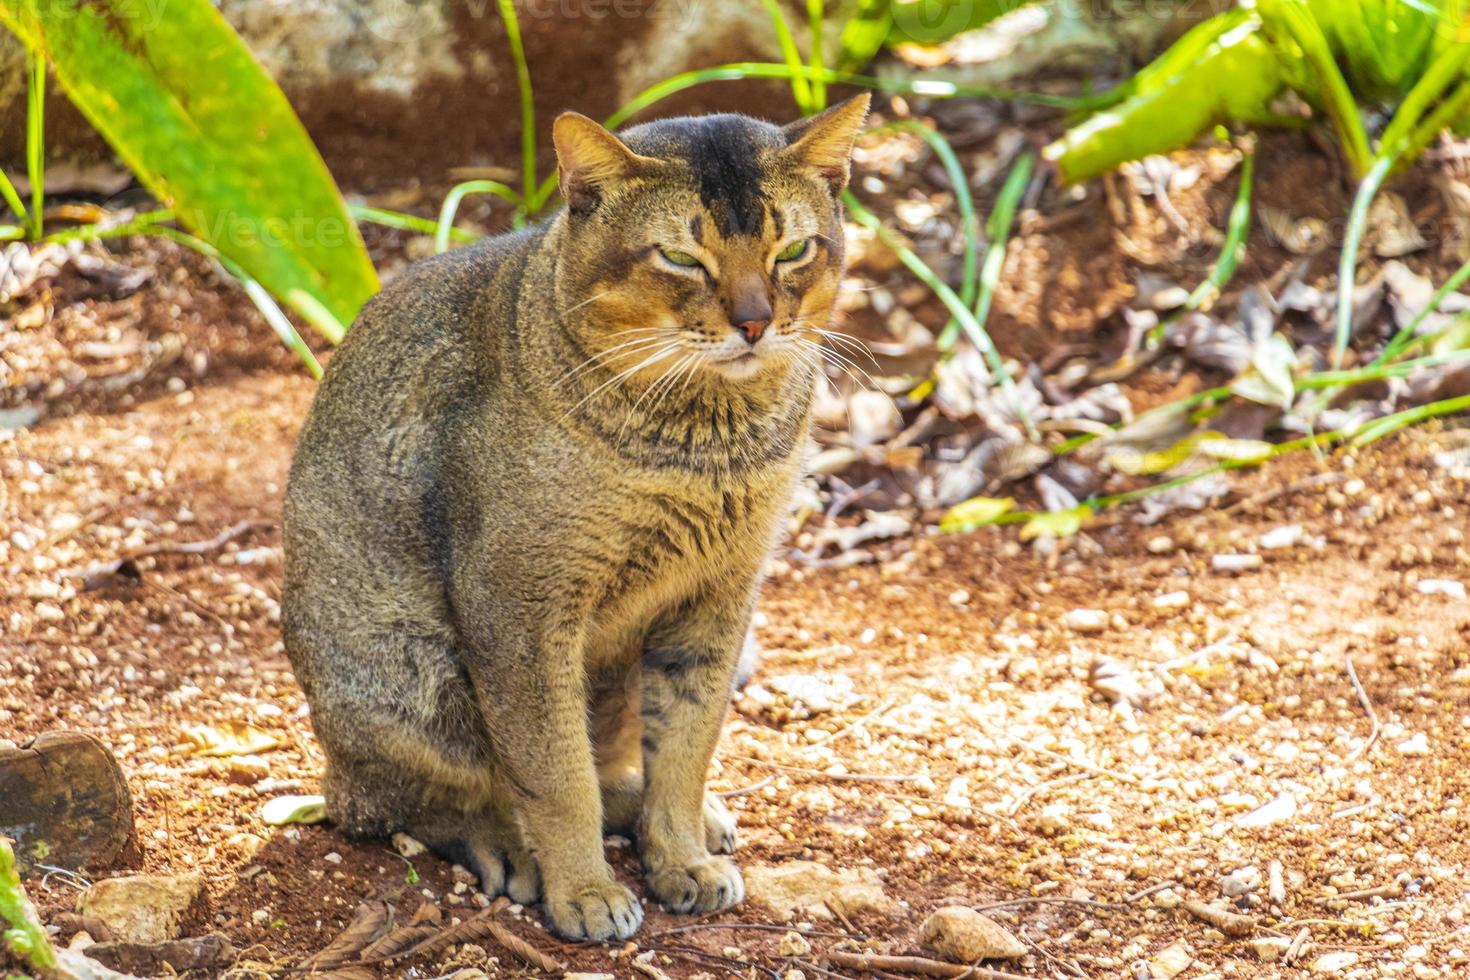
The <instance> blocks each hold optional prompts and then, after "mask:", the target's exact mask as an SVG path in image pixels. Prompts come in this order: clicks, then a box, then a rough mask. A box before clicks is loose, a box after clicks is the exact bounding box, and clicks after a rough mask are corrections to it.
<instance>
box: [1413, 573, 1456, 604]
mask: <svg viewBox="0 0 1470 980" xmlns="http://www.w3.org/2000/svg"><path fill="white" fill-rule="evenodd" d="M1416 588H1418V590H1419V594H1420V595H1442V596H1444V597H1445V598H1447V599H1464V598H1465V583H1464V582H1457V581H1455V580H1454V579H1451V578H1421V579H1420V580H1419V584H1418V586H1416Z"/></svg>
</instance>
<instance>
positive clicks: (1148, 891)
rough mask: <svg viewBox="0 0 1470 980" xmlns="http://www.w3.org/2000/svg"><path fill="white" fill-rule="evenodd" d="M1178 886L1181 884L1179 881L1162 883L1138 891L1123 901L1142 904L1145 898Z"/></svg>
mask: <svg viewBox="0 0 1470 980" xmlns="http://www.w3.org/2000/svg"><path fill="white" fill-rule="evenodd" d="M1177 884H1179V882H1177V881H1161V882H1159V883H1158V884H1157V885H1150V886H1149V887H1147V888H1145V889H1143V891H1137V892H1134V893H1133V894H1132V895H1128V896H1125V897H1124V899H1123V901H1125V902H1128V903H1130V904H1131V903H1133V902H1141V901H1143V900H1144V899H1145V898H1148V897H1149V896H1150V895H1155V894H1158V893H1159V892H1162V891H1167V890H1169V889H1170V888H1173V887H1174V886H1175V885H1177Z"/></svg>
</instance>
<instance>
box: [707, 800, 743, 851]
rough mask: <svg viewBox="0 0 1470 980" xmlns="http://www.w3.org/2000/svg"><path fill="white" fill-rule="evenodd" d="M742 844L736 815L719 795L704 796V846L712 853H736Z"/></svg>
mask: <svg viewBox="0 0 1470 980" xmlns="http://www.w3.org/2000/svg"><path fill="white" fill-rule="evenodd" d="M739 845H740V838H739V835H738V834H737V833H736V832H735V816H734V815H733V814H732V813H731V812H730V811H729V810H727V809H725V804H723V803H721V802H720V799H719V797H717V796H706V797H705V798H704V846H705V849H706V850H708V851H709V852H710V853H711V854H734V853H735V848H736V847H738V846H739Z"/></svg>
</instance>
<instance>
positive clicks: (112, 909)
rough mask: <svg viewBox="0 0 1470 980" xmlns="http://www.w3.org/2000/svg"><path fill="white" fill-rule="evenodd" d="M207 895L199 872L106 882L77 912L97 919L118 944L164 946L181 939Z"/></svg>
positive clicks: (84, 895)
mask: <svg viewBox="0 0 1470 980" xmlns="http://www.w3.org/2000/svg"><path fill="white" fill-rule="evenodd" d="M203 892H204V878H203V876H202V875H200V874H199V872H197V871H191V872H188V873H187V874H181V875H129V876H127V877H125V878H105V879H103V880H102V881H99V882H96V883H95V884H93V885H92V887H90V888H88V889H87V890H86V891H85V892H83V893H82V895H81V898H79V899H78V900H77V912H78V913H79V914H81V915H90V916H96V917H97V919H99V920H100V921H101V922H102V924H103V925H105V926H106V927H107V929H108V932H109V933H110V934H111V936H112V938H113V939H114V940H116V941H119V942H127V943H162V942H167V941H168V940H170V939H177V938H179V936H180V935H181V934H182V928H183V925H184V922H185V920H186V919H187V918H188V917H189V916H190V914H191V913H192V912H194V911H195V909H196V903H198V902H199V901H200V900H201V898H202V896H203Z"/></svg>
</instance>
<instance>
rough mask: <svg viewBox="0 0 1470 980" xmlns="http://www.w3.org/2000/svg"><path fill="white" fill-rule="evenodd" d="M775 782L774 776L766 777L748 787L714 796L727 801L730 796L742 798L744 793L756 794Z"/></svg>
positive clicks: (729, 790) (728, 790)
mask: <svg viewBox="0 0 1470 980" xmlns="http://www.w3.org/2000/svg"><path fill="white" fill-rule="evenodd" d="M775 781H776V777H775V776H767V777H766V778H765V779H762V780H761V781H760V782H756V783H751V784H750V785H749V786H742V787H740V788H739V789H727V790H725V791H724V792H720V793H716V794H715V795H716V796H718V797H719V798H720V799H722V800H728V799H729V798H730V797H732V796H744V795H745V794H746V793H758V792H760V791H761V790H763V789H765V788H766V787H767V786H769V785H771V784H772V783H774V782H775Z"/></svg>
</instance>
